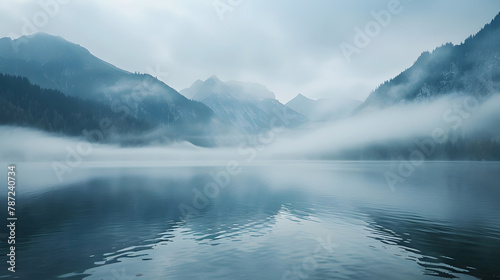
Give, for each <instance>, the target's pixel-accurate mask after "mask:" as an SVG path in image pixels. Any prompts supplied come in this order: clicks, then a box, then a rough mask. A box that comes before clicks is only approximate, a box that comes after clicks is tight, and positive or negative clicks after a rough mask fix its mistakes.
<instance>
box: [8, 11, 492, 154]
mask: <svg viewBox="0 0 500 280" xmlns="http://www.w3.org/2000/svg"><path fill="white" fill-rule="evenodd" d="M382 59H383V58H382ZM0 73H2V74H4V75H2V76H1V82H2V83H3V86H2V85H0V86H2V88H1V89H0V101H1V103H0V106H1V108H2V109H3V110H4V112H11V113H4V114H3V115H1V116H0V117H1V118H0V121H1V123H0V124H3V125H14V126H24V127H32V128H38V129H42V130H45V131H48V132H52V133H62V134H67V135H78V134H79V133H78V131H80V130H91V129H92V128H93V127H94V128H95V127H96V126H97V127H99V119H101V120H102V119H106V118H109V119H111V120H112V121H113V123H114V124H116V127H117V130H116V131H117V132H116V133H118V135H114V136H113V137H109V138H108V140H109V141H108V143H111V142H113V141H114V140H111V139H115V140H116V142H118V143H120V142H121V143H123V142H124V141H120V140H117V139H128V140H127V141H125V142H127V143H128V144H131V143H132V144H134V145H146V144H151V143H156V144H158V143H160V144H166V143H171V142H182V141H188V142H191V143H193V144H195V145H198V146H219V147H221V146H224V147H226V146H228V147H234V146H238V145H240V144H241V143H245V139H246V138H248V137H253V136H258V137H260V136H262V135H267V136H269V135H271V137H268V138H269V139H271V140H272V141H274V142H273V143H272V145H270V146H273V149H274V150H273V151H278V152H277V153H276V154H280V153H283V151H285V152H286V153H294V152H296V153H298V154H307V153H308V151H311V150H314V151H315V152H314V153H313V154H315V155H318V154H320V155H327V157H329V158H330V157H331V158H335V157H337V156H339V155H341V154H342V153H339V152H338V151H339V150H341V149H345V150H346V151H347V150H349V151H348V154H349V158H353V159H366V158H369V159H380V158H384V159H387V158H388V157H389V156H388V155H389V154H391V153H394V151H396V150H398V151H402V150H407V149H408V145H410V146H411V145H412V142H413V140H414V139H416V138H418V137H425V136H426V135H429V134H431V132H432V131H433V128H435V127H444V129H443V131H444V133H445V134H446V135H447V136H450V137H448V138H446V139H445V140H443V142H442V143H439V145H442V146H440V147H441V148H442V149H443V151H444V149H446V153H444V152H443V153H444V154H445V155H446V157H448V156H449V155H456V154H460V153H459V151H461V153H462V154H461V157H458V158H462V159H464V158H471V159H491V157H489V155H494V154H495V151H497V150H498V147H499V145H498V141H499V140H500V131H499V124H500V113H497V112H499V111H498V109H497V106H499V105H500V103H499V102H498V100H499V99H498V96H499V94H498V93H499V92H500V14H499V15H497V16H496V17H495V19H494V20H493V21H492V22H491V23H490V24H487V25H486V26H485V27H484V28H483V29H482V30H481V31H480V32H479V33H477V34H476V35H474V36H471V37H469V38H468V39H467V40H465V41H464V43H462V44H460V45H456V46H455V45H452V44H446V45H444V46H441V47H438V48H437V49H436V50H434V51H433V52H424V53H423V54H422V55H421V56H420V57H419V58H418V59H417V60H416V62H415V63H414V64H413V66H411V67H410V68H408V69H406V70H405V71H403V72H402V73H401V74H399V75H398V76H397V77H395V78H394V79H391V80H390V81H386V82H384V83H383V84H382V85H381V86H379V87H378V88H377V89H375V90H374V91H373V92H372V93H371V94H370V95H369V97H368V98H367V99H366V100H365V101H364V102H362V103H361V102H359V101H356V100H352V99H349V98H340V97H331V98H323V99H318V100H312V99H310V98H307V97H306V96H304V95H302V94H299V95H297V96H296V97H295V98H294V99H292V100H291V101H289V102H288V103H287V104H282V103H281V102H280V101H278V100H277V99H276V98H275V95H274V93H273V92H272V91H270V90H269V89H268V88H266V87H265V86H264V85H260V84H257V83H251V82H240V81H225V82H224V81H221V80H220V79H218V78H217V77H216V76H212V77H210V78H208V79H207V80H205V81H202V80H198V81H196V82H194V83H193V85H192V86H190V87H189V88H186V89H184V90H181V91H180V93H179V92H177V91H176V90H174V89H173V88H171V87H169V86H168V85H166V84H165V83H163V82H161V81H159V80H158V79H156V78H155V77H153V76H151V75H148V74H137V73H130V72H127V71H124V70H122V69H119V68H117V67H115V66H113V65H111V64H109V63H107V62H105V61H102V60H101V59H99V58H97V57H95V56H93V55H92V54H91V53H90V52H89V51H88V50H86V49H85V48H83V47H81V46H79V45H76V44H73V43H70V42H68V41H66V40H64V39H63V38H60V37H56V36H51V35H48V34H43V33H37V34H34V35H31V36H23V37H21V38H18V39H15V40H12V39H10V38H2V39H0ZM14 76H20V77H25V78H27V80H26V79H22V78H17V77H14ZM28 80H29V82H28ZM30 83H31V84H33V85H31V84H30ZM26 89H29V90H26ZM297 91H299V89H297ZM47 96H52V97H51V98H52V99H54V103H55V104H49V103H48V102H47ZM18 97H19V98H20V97H22V102H20V101H19V100H21V99H19V100H18V99H16V98H18ZM464 97H470V98H473V99H468V100H466V101H464V99H463V98H464ZM51 98H49V99H51ZM464 102H468V103H464ZM42 103H43V104H45V105H40V104H42ZM458 103H461V104H462V105H461V106H462V107H463V106H464V104H465V105H466V107H467V105H468V106H469V109H470V110H468V111H466V112H464V111H463V109H462V111H460V109H457V107H456V104H458ZM472 105H474V106H472ZM91 107H92V108H91ZM68 108H71V109H70V110H68ZM95 108H98V109H97V110H96V109H95ZM108 115H111V116H108ZM22 116H26V117H22ZM421 116H422V117H421ZM63 119H64V120H65V121H63ZM69 120H71V121H69ZM115 120H116V122H115ZM76 122H78V123H79V124H78V125H76V124H75V123H76ZM443 122H444V126H443ZM318 127H319V128H318ZM277 131H280V133H279V134H278V133H277ZM125 135H127V137H125ZM451 135H453V137H451ZM130 139H132V140H130ZM140 139H142V140H140ZM457 141H458V142H457ZM396 142H397V145H395V144H394V143H396ZM381 143H382V144H381ZM261 144H267V143H261ZM259 145H260V144H259ZM377 145H378V146H377ZM381 145H382V146H381ZM374 146H377V147H376V148H373V147H374ZM396 146H397V148H395V147H396ZM283 149H284V150H283ZM467 149H468V150H467ZM353 150H356V151H358V152H356V153H354V156H353V152H352V151H353ZM466 150H467V151H466ZM464 151H466V152H464ZM498 154H500V152H499V153H498ZM343 155H345V153H344V154H343ZM321 157H322V156H321ZM443 157H445V156H443ZM493 157H496V156H493ZM498 157H500V155H499V156H498ZM458 158H457V159H458Z"/></svg>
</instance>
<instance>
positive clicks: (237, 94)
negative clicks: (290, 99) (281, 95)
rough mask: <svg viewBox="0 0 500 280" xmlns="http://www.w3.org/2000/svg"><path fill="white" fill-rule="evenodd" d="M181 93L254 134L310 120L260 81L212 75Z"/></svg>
mask: <svg viewBox="0 0 500 280" xmlns="http://www.w3.org/2000/svg"><path fill="white" fill-rule="evenodd" d="M181 93H182V94H184V95H186V96H188V97H190V98H192V99H194V100H198V101H200V102H203V103H204V104H205V105H207V106H208V107H210V109H212V110H213V111H214V112H215V113H216V114H217V115H218V116H219V117H220V118H222V119H225V120H228V121H230V122H231V123H232V124H233V125H234V126H235V127H238V128H241V129H243V130H244V131H245V132H246V133H250V134H255V133H259V132H263V131H266V130H268V129H270V128H272V126H280V127H281V126H283V127H297V126H299V125H301V124H303V123H305V122H307V118H306V117H304V116H303V115H301V114H299V113H297V112H295V111H294V110H292V109H290V108H288V107H286V106H285V105H283V104H282V103H280V102H279V101H278V100H276V99H275V98H274V93H272V92H270V91H269V90H268V89H267V88H266V87H265V86H263V85H260V84H256V83H243V82H238V81H228V82H222V81H221V80H219V79H218V78H217V77H216V76H212V77H210V78H209V79H207V80H206V81H201V80H198V81H196V82H195V83H194V84H193V85H192V86H191V87H189V88H187V89H184V90H181ZM284 118H286V119H284Z"/></svg>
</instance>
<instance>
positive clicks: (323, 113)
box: [286, 94, 361, 122]
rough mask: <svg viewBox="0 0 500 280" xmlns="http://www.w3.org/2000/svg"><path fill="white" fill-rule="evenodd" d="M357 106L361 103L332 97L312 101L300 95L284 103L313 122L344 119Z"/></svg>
mask: <svg viewBox="0 0 500 280" xmlns="http://www.w3.org/2000/svg"><path fill="white" fill-rule="evenodd" d="M359 105H361V101H358V100H355V99H350V98H344V97H332V98H321V99H318V100H313V99H310V98H308V97H305V96H304V95H302V94H298V95H297V96H296V97H294V98H293V99H292V100H290V101H288V103H286V106H288V107H289V108H291V109H293V110H295V111H296V112H298V113H300V114H302V115H304V116H306V117H307V118H308V119H309V120H310V121H314V122H324V121H331V120H337V119H341V118H345V117H347V116H349V115H350V114H351V112H352V111H353V110H354V109H355V108H356V107H358V106H359Z"/></svg>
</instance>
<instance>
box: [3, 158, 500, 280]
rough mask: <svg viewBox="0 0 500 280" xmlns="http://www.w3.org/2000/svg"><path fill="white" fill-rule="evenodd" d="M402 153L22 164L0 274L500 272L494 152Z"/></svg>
mask: <svg viewBox="0 0 500 280" xmlns="http://www.w3.org/2000/svg"><path fill="white" fill-rule="evenodd" d="M398 164H399V163H397V162H342V161H341V162H336V161H296V162H285V161H276V162H262V163H258V164H253V165H245V166H236V165H232V166H231V164H230V166H226V164H225V163H220V164H219V163H211V164H194V163H182V164H175V163H171V164H165V163H154V162H153V163H143V164H137V165H132V164H130V165H127V164H125V163H88V164H85V165H84V166H81V167H79V168H77V169H75V170H74V171H73V172H72V173H71V174H69V175H67V176H66V177H65V178H64V180H63V181H62V182H58V181H57V180H55V179H54V173H53V171H52V169H51V168H50V163H49V164H44V163H19V164H18V165H17V189H16V191H17V200H16V211H17V213H16V215H17V217H18V221H17V222H16V272H15V273H11V272H9V271H7V265H6V262H5V259H6V257H5V255H6V254H7V253H8V247H7V242H6V237H7V235H5V234H3V235H2V236H0V237H1V239H2V240H1V245H0V249H1V250H2V252H3V253H2V256H3V259H2V260H3V261H2V263H3V265H2V266H3V267H4V268H3V269H2V272H1V273H0V276H4V277H7V278H14V277H16V278H18V279H113V280H115V279H116V280H118V279H276V280H281V279H436V278H459V279H500V254H499V253H500V184H499V182H500V163H495V162H490V163H488V162H427V163H424V164H422V165H420V166H417V167H415V170H413V172H411V174H405V176H406V177H404V180H401V181H397V182H396V183H395V184H388V182H387V180H386V177H385V175H386V174H387V172H393V173H394V174H399V173H398V171H397V169H398ZM4 166H5V167H6V166H7V164H4ZM5 170H7V169H6V168H5ZM4 173H5V174H4V175H2V176H5V177H6V176H7V174H6V173H7V172H6V171H5V172H4ZM402 178H403V177H402ZM6 195H7V189H6V188H5V191H4V192H2V194H1V196H2V197H1V198H2V200H3V201H6ZM5 210H6V209H5ZM6 212H7V211H2V213H1V217H2V218H3V220H4V221H6V216H7V213H6ZM5 223H6V224H7V222H5Z"/></svg>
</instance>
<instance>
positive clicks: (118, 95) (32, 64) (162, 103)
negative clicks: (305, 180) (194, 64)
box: [0, 33, 233, 143]
mask: <svg viewBox="0 0 500 280" xmlns="http://www.w3.org/2000/svg"><path fill="white" fill-rule="evenodd" d="M0 73H4V74H10V75H16V76H23V77H27V78H28V79H29V80H30V81H31V82H32V83H34V84H37V85H40V86H41V87H43V88H47V89H54V90H58V91H60V92H63V93H64V94H66V95H68V96H74V97H79V98H82V99H88V100H93V101H98V102H101V103H103V104H108V105H109V106H111V108H112V109H113V110H114V111H120V112H122V113H124V114H127V115H129V116H131V117H133V118H137V119H140V120H143V121H146V122H149V123H151V124H153V125H160V126H165V127H168V128H169V129H170V130H175V131H176V132H177V135H178V136H179V138H190V139H198V140H194V141H195V142H196V141H200V142H199V143H204V142H206V141H208V142H211V141H212V140H210V139H211V138H213V137H215V136H216V135H218V134H224V133H225V132H227V131H228V130H231V129H233V128H232V127H231V126H230V124H229V123H228V122H225V121H224V120H221V119H219V118H218V117H217V116H216V115H215V114H214V112H213V111H212V110H210V109H209V108H208V107H207V106H205V105H204V104H202V103H200V102H196V101H192V100H189V99H187V98H186V97H184V96H182V95H181V94H179V93H178V92H177V91H175V90H174V89H172V88H171V87H169V86H167V85H166V84H164V83H163V82H161V81H159V80H158V79H156V78H155V77H152V76H151V75H148V74H134V73H129V72H127V71H124V70H121V69H119V68H117V67H115V66H113V65H111V64H109V63H107V62H105V61H103V60H101V59H99V58H97V57H95V56H94V55H92V54H91V53H90V52H89V51H88V50H86V49H85V48H83V47H81V46H79V45H76V44H73V43H70V42H68V41H66V40H64V39H63V38H61V37H56V36H51V35H48V34H44V33H36V34H34V35H30V36H23V37H21V38H18V39H15V40H12V39H10V38H2V39H0ZM203 138H206V139H205V140H206V141H205V140H201V139H203Z"/></svg>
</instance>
